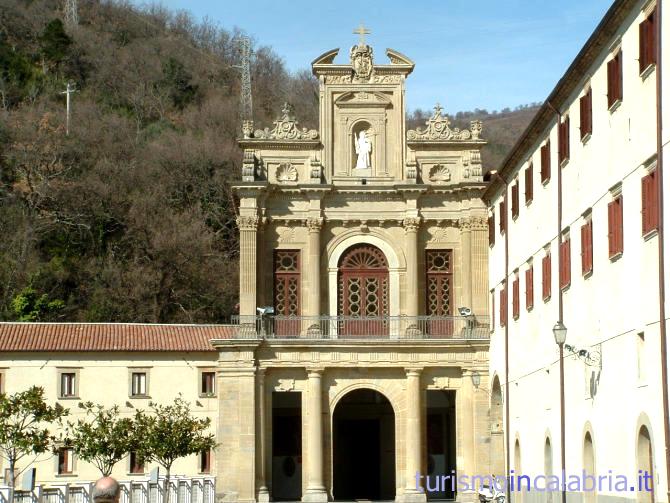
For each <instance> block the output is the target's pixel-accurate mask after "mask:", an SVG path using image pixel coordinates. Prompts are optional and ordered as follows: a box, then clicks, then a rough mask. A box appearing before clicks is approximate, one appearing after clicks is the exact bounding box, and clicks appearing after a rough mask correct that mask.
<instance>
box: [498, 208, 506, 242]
mask: <svg viewBox="0 0 670 503" xmlns="http://www.w3.org/2000/svg"><path fill="white" fill-rule="evenodd" d="M498 211H499V212H500V222H499V223H498V226H499V228H500V234H502V233H503V232H505V228H506V227H507V213H506V211H507V208H506V207H505V201H500V204H499V205H498Z"/></svg>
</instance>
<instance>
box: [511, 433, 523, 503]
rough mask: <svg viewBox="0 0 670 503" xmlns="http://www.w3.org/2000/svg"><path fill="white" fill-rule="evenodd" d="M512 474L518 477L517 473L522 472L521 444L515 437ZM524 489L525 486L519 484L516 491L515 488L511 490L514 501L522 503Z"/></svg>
mask: <svg viewBox="0 0 670 503" xmlns="http://www.w3.org/2000/svg"><path fill="white" fill-rule="evenodd" d="M514 474H515V475H516V476H517V477H519V475H521V474H523V470H522V468H521V445H520V444H519V439H518V438H517V440H516V442H514ZM524 491H525V486H524V485H522V486H521V490H520V491H517V490H516V488H515V491H513V492H512V497H513V498H514V503H523V495H524Z"/></svg>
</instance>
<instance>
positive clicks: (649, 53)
mask: <svg viewBox="0 0 670 503" xmlns="http://www.w3.org/2000/svg"><path fill="white" fill-rule="evenodd" d="M639 61H640V74H641V73H642V72H644V71H645V70H646V69H647V67H649V65H652V64H655V63H656V9H654V10H653V11H652V12H651V14H649V16H648V17H647V19H645V20H644V21H642V23H640V58H639Z"/></svg>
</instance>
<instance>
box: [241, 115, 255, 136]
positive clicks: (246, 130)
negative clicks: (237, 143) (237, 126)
mask: <svg viewBox="0 0 670 503" xmlns="http://www.w3.org/2000/svg"><path fill="white" fill-rule="evenodd" d="M253 134H254V121H251V120H246V121H242V137H243V138H244V139H248V138H251V137H252V136H253Z"/></svg>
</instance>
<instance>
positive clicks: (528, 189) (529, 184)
mask: <svg viewBox="0 0 670 503" xmlns="http://www.w3.org/2000/svg"><path fill="white" fill-rule="evenodd" d="M524 175H525V176H524V178H525V180H524V182H525V183H524V189H525V196H526V204H528V203H530V202H531V201H532V200H533V163H530V166H528V167H527V168H526V172H525V174H524Z"/></svg>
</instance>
